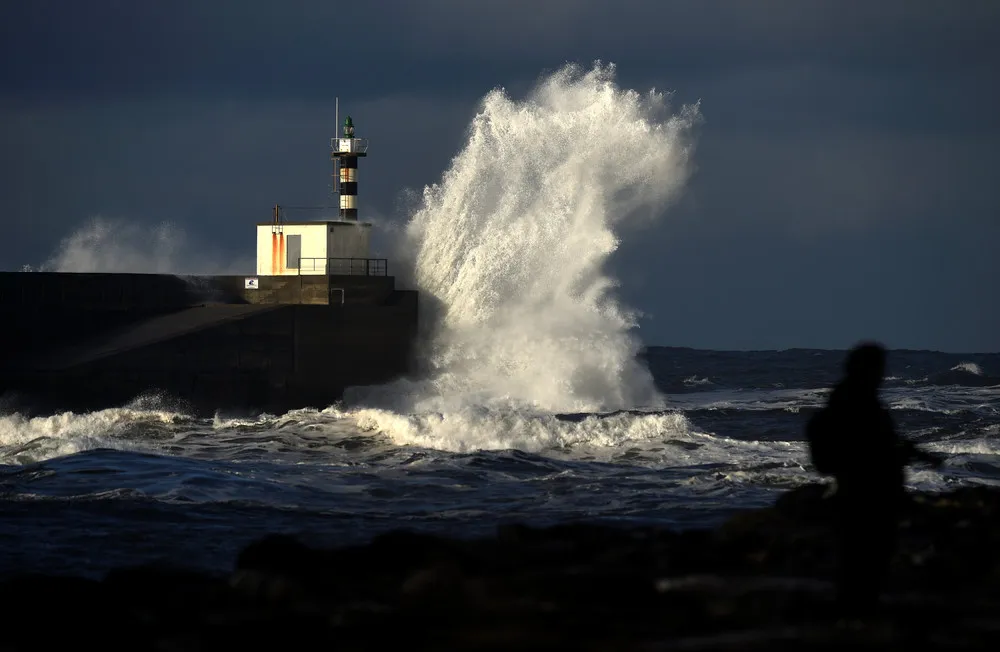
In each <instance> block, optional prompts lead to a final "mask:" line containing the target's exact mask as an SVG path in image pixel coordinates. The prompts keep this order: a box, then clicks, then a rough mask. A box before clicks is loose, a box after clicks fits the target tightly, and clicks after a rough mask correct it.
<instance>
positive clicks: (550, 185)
mask: <svg viewBox="0 0 1000 652" xmlns="http://www.w3.org/2000/svg"><path fill="white" fill-rule="evenodd" d="M614 73H615V70H614V67H613V66H610V65H608V66H603V65H600V64H598V65H596V66H595V67H594V68H593V69H592V70H590V71H587V72H583V71H581V70H580V69H579V68H577V67H575V66H568V67H566V68H563V69H562V70H560V71H558V72H556V73H555V74H553V75H551V76H550V77H548V78H546V79H544V80H542V81H541V82H540V83H539V84H538V86H537V87H536V88H535V89H534V90H533V91H532V92H531V93H530V94H529V95H528V96H527V97H526V98H525V99H524V100H520V101H518V100H514V99H512V98H510V97H509V96H508V95H507V94H506V93H505V92H504V91H503V90H501V89H498V90H494V91H492V92H490V93H489V94H488V95H486V97H485V98H484V99H483V101H482V103H481V106H480V109H479V111H478V113H477V115H476V116H475V118H474V119H473V121H472V123H471V125H470V127H469V133H468V140H467V142H466V144H465V147H464V148H463V149H462V150H461V152H459V154H458V155H457V156H456V157H455V158H454V159H453V161H452V163H451V166H450V168H449V169H448V170H447V171H446V172H445V173H444V176H443V178H442V180H441V181H440V182H439V183H437V184H435V185H432V186H430V187H427V188H426V189H425V190H424V193H423V201H422V205H421V206H420V207H419V208H418V209H417V210H416V212H415V213H414V215H413V216H412V218H411V219H410V221H409V223H408V225H407V229H406V233H405V238H404V242H403V245H404V246H403V249H404V250H405V251H407V252H408V256H409V257H410V263H411V266H412V277H413V279H414V282H415V283H416V285H417V287H418V289H419V290H420V291H421V293H422V294H423V295H424V296H425V297H426V298H427V299H428V301H425V302H424V304H422V306H421V310H422V314H421V319H423V320H430V321H431V322H432V323H433V326H434V330H433V333H432V334H431V337H430V338H429V341H427V342H425V343H424V346H423V352H422V355H423V361H424V364H425V365H426V375H427V379H426V380H424V381H419V382H413V381H405V382H399V383H395V384H393V385H391V386H389V387H383V388H380V389H378V390H371V389H366V390H356V391H352V392H349V393H348V395H347V401H346V404H347V405H348V406H354V408H357V409H364V408H376V409H375V410H374V411H372V410H366V411H365V412H364V421H365V424H366V425H367V426H368V427H370V428H373V429H381V430H384V431H387V432H388V433H389V434H390V435H392V434H393V433H392V431H393V430H400V432H399V433H397V434H398V435H399V438H400V439H403V440H410V441H412V440H413V439H414V435H413V432H412V431H411V430H410V428H411V426H412V424H408V425H407V426H406V427H404V426H402V425H401V422H400V418H401V415H402V414H410V415H414V414H415V415H420V414H425V413H436V414H438V415H439V416H440V419H439V420H440V422H441V424H442V425H441V428H443V429H446V428H447V426H446V425H444V424H446V423H447V422H448V421H449V419H452V420H457V421H458V422H460V423H462V424H463V427H465V428H473V426H472V425H471V421H470V416H469V415H470V412H481V413H483V414H482V415H481V419H480V422H481V423H482V425H483V426H484V427H486V425H487V423H493V424H494V425H495V426H497V427H502V424H503V423H504V422H506V421H507V420H508V419H509V416H510V415H507V414H505V413H506V412H507V411H510V410H514V411H517V412H518V413H522V412H524V413H536V414H538V415H546V414H552V413H558V412H603V411H612V410H622V409H630V408H653V409H655V408H660V407H662V405H663V399H662V397H661V396H660V395H659V393H658V392H657V390H656V387H655V385H654V383H653V379H652V376H651V375H650V373H649V372H648V370H647V369H646V368H645V367H644V366H642V365H641V364H640V363H639V362H637V360H636V353H637V352H638V349H639V346H640V344H639V341H638V339H637V338H636V337H635V335H634V333H633V332H632V330H633V328H634V326H635V320H634V315H633V313H632V312H631V311H630V310H628V309H627V308H626V307H625V306H623V305H622V303H621V302H620V301H619V299H618V298H617V297H616V295H615V292H614V290H615V287H616V282H615V280H614V279H613V278H612V277H611V276H610V274H609V273H608V270H607V269H606V263H607V261H608V259H609V257H610V256H611V255H612V254H613V252H614V251H615V250H616V249H617V247H618V245H619V232H620V227H621V226H622V225H624V224H626V223H628V222H630V221H633V222H634V221H643V220H647V221H648V220H649V219H650V218H653V219H655V218H658V217H659V216H660V215H661V214H662V213H663V209H664V208H665V207H666V206H667V205H668V204H669V202H670V201H671V200H673V199H674V198H675V197H676V196H677V194H678V192H679V191H680V190H681V188H682V186H683V184H684V182H685V181H686V179H687V177H688V175H689V170H690V167H689V161H690V156H691V148H692V145H691V143H692V138H691V130H692V127H693V125H694V124H695V123H696V122H697V120H698V112H697V107H691V106H688V107H683V108H681V109H680V111H679V112H677V113H671V110H670V106H669V103H668V101H667V99H668V98H667V97H666V96H665V95H663V94H662V93H657V92H655V91H651V92H649V93H646V94H640V93H638V92H636V91H632V90H623V89H621V88H619V87H618V86H617V85H616V84H615V80H614ZM379 410H386V412H384V413H383V417H382V418H379V416H378V415H379ZM414 418H417V419H418V420H419V421H420V423H421V428H420V430H421V431H423V430H426V429H427V428H429V427H430V425H429V424H430V423H432V422H433V421H434V420H433V419H427V418H422V417H419V416H416V417H414ZM394 424H395V426H398V428H397V427H395V426H394ZM473 429H474V428H473ZM403 430H405V431H407V434H404V433H403V432H402V431H403ZM487 430H490V432H483V433H481V436H476V435H475V434H474V433H471V432H470V433H469V436H470V437H471V438H472V440H473V441H472V444H473V446H472V447H475V445H476V443H477V442H478V443H479V444H483V445H486V446H488V447H494V446H496V445H499V444H501V443H502V442H504V441H508V442H510V441H511V440H509V439H508V438H505V437H497V436H496V433H495V432H494V431H493V428H489V427H487ZM453 436H454V433H450V434H449V437H451V438H453ZM416 438H417V439H419V440H420V441H422V442H425V443H427V442H433V436H425V435H423V434H421V435H420V436H418V437H416ZM513 439H514V440H518V439H519V438H518V437H514V438H513ZM559 440H560V438H559V437H558V436H556V437H554V439H552V441H553V443H554V442H556V441H559ZM442 443H443V442H442ZM521 445H523V442H521ZM448 447H449V448H453V449H454V448H463V447H464V444H458V443H456V442H454V441H452V443H451V444H450V445H448ZM519 447H520V446H519ZM529 448H530V446H529Z"/></svg>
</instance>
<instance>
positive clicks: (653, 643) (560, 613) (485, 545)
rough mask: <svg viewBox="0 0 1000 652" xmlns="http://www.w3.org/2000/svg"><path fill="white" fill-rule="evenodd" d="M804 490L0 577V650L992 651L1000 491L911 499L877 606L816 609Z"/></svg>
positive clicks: (815, 527)
mask: <svg viewBox="0 0 1000 652" xmlns="http://www.w3.org/2000/svg"><path fill="white" fill-rule="evenodd" d="M826 493H828V492H827V488H826V487H825V486H823V485H809V486H805V487H801V488H798V489H795V490H792V491H789V492H788V493H786V494H784V495H782V496H781V498H779V500H778V501H777V502H776V504H775V505H774V507H772V508H768V509H763V510H754V511H747V512H743V513H740V514H738V515H736V516H734V517H733V518H731V519H729V520H728V521H727V522H726V523H725V524H723V525H722V526H720V527H718V528H716V529H714V530H695V531H684V532H672V531H667V530H662V529H652V528H632V529H624V528H617V527H610V526H601V525H590V524H573V525H562V526H556V527H551V528H544V529H536V528H530V527H526V526H507V527H502V528H500V529H499V530H498V532H497V534H496V536H495V537H491V538H488V539H479V540H474V541H464V540H453V539H446V538H442V537H437V536H431V535H423V534H415V533H410V532H405V531H398V532H393V533H389V534H386V535H383V536H379V537H377V538H375V539H374V540H372V541H371V542H370V543H368V544H366V545H363V546H354V547H348V548H340V549H335V550H317V549H311V548H308V547H306V546H304V545H302V544H301V543H299V542H297V541H295V540H293V539H290V538H288V537H283V536H274V537H268V538H265V539H263V540H260V541H257V542H255V543H253V544H251V545H249V546H248V547H247V548H245V549H244V550H243V551H242V553H241V554H240V555H239V558H238V559H237V560H236V563H235V567H234V570H233V572H232V573H231V574H229V575H227V576H215V575H209V574H201V573H194V572H188V571H178V570H171V569H161V568H133V569H122V570H116V571H112V572H111V573H109V574H108V575H107V576H106V577H105V578H104V579H103V580H101V581H93V580H86V579H80V578H72V577H51V576H39V575H31V576H21V577H14V578H10V579H7V580H5V581H3V582H2V583H0V595H2V596H3V601H4V603H5V604H6V605H7V606H6V607H5V608H4V609H3V616H4V618H5V620H6V621H7V627H5V628H4V632H3V634H2V635H0V649H3V650H32V651H35V652H37V651H38V650H40V649H53V648H56V647H63V646H64V645H72V646H74V647H80V646H86V645H88V644H91V643H94V644H96V645H98V646H99V647H100V648H102V649H105V650H108V649H114V650H117V649H122V650H125V649H127V650H152V649H155V650H208V649H241V650H246V649H284V650H299V649H320V648H322V649H330V650H352V651H353V650H386V649H393V648H399V647H405V648H406V649H430V650H510V649H518V650H535V649H539V650H540V649H546V650H551V649H580V650H666V649H671V650H673V649H681V650H750V649H753V650H758V649H759V650H783V649H788V650H792V649H795V650H801V649H831V650H832V649H847V648H861V649H875V648H879V649H886V648H894V649H895V648H904V647H907V648H908V647H913V648H914V649H986V648H990V649H994V648H995V646H996V644H997V642H996V640H995V639H996V638H997V637H998V635H1000V490H995V489H991V488H985V487H977V488H963V489H959V490H956V491H953V492H950V493H941V494H913V495H911V496H910V497H909V499H908V503H907V507H906V510H905V512H904V516H903V519H902V522H901V538H900V548H899V551H898V553H897V555H896V558H895V560H894V564H893V571H892V580H891V584H890V587H889V590H888V591H887V593H886V595H885V598H884V600H883V604H884V608H883V609H882V611H881V612H880V614H879V615H878V616H876V617H874V618H872V619H870V620H868V621H864V622H861V621H844V620H841V619H838V617H837V616H836V614H835V613H833V588H832V584H831V582H830V577H831V576H832V571H833V563H834V558H833V549H832V545H831V536H830V529H829V516H830V508H829V499H828V498H826V497H825V494H826Z"/></svg>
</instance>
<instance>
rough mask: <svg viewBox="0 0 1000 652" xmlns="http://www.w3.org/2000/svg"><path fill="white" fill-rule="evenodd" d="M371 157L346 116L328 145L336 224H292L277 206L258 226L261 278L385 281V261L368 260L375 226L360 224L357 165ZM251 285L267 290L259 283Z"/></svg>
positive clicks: (315, 221)
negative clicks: (368, 278)
mask: <svg viewBox="0 0 1000 652" xmlns="http://www.w3.org/2000/svg"><path fill="white" fill-rule="evenodd" d="M335 124H336V123H335ZM367 154H368V139H367V138H355V136H354V120H352V119H351V116H347V118H346V119H345V120H344V123H343V126H342V131H341V133H340V134H337V135H336V136H335V137H334V138H331V139H330V158H331V159H332V160H333V186H334V190H335V191H337V192H338V193H339V194H340V209H339V212H338V214H337V219H335V220H333V219H328V220H313V221H288V220H286V219H285V217H284V209H283V208H282V207H281V206H279V205H275V206H274V208H273V211H272V219H271V221H270V222H258V223H257V272H256V273H257V276H258V277H272V276H300V277H301V276H385V275H386V269H387V263H386V260H385V259H376V258H370V257H369V256H370V253H369V240H370V234H371V226H372V225H371V224H370V223H367V222H361V221H359V220H358V159H359V158H361V157H362V156H367ZM286 208H287V207H286ZM292 208H296V209H299V210H309V209H318V210H323V211H326V210H327V209H328V208H332V207H321V206H318V207H308V206H305V207H303V206H298V207H292ZM331 217H332V216H331ZM253 285H254V286H255V287H264V284H263V283H262V282H259V279H257V280H255V281H254V284H253ZM247 287H248V288H249V287H250V286H249V285H248V286H247Z"/></svg>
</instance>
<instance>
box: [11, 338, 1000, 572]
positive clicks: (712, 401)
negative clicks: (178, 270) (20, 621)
mask: <svg viewBox="0 0 1000 652" xmlns="http://www.w3.org/2000/svg"><path fill="white" fill-rule="evenodd" d="M642 357H643V358H644V359H645V360H647V361H648V364H649V368H650V370H651V371H652V375H653V377H654V378H655V380H656V384H657V386H658V387H660V388H662V389H663V391H664V392H665V397H664V400H665V402H666V406H665V407H664V408H661V409H648V410H619V411H612V412H604V413H594V412H578V413H554V412H546V411H542V410H538V411H533V412H529V411H526V410H525V411H521V412H513V411H510V410H507V409H501V408H496V409H494V408H488V407H484V406H474V407H470V408H469V409H468V410H466V411H464V412H458V413H447V412H444V413H430V412H427V413H423V414H419V415H418V414H399V415H395V417H394V420H393V422H392V423H390V424H389V425H388V426H384V425H383V426H380V425H379V423H378V422H377V421H376V420H375V419H374V418H373V417H372V416H371V415H370V414H368V411H366V410H351V409H349V408H346V407H344V406H332V407H329V408H327V409H324V410H312V409H309V410H299V411H293V412H289V413H288V414H284V415H275V416H271V415H262V416H260V417H259V418H250V419H234V418H225V417H224V416H221V415H220V416H218V417H216V418H215V419H193V418H190V417H188V416H185V415H184V414H182V413H178V412H173V411H171V410H169V409H166V408H165V407H164V406H162V405H157V399H155V398H147V399H143V400H139V401H136V402H135V403H134V404H133V405H130V406H126V407H122V408H117V409H110V410H105V411H102V412H96V413H91V414H80V415H72V414H63V415H56V416H50V417H36V418H26V417H23V416H21V415H18V414H16V413H15V414H6V415H3V416H0V521H2V527H0V575H8V574H11V573H15V572H24V571H40V572H64V573H73V574H84V575H95V576H97V575H100V574H101V573H102V572H104V571H105V570H107V569H109V568H111V567H115V566H120V565H126V564H138V563H166V564H171V565H181V566H184V567H195V568H201V569H207V570H215V571H224V570H225V569H227V568H230V567H231V565H232V563H233V562H234V561H235V557H236V554H237V552H238V550H239V549H240V547H241V546H243V545H245V544H246V543H248V542H250V541H251V540H253V539H254V538H256V537H259V536H261V535H263V534H265V533H268V532H286V533H290V534H294V535H297V536H300V537H301V538H302V539H303V540H304V541H307V542H310V543H314V544H317V545H328V546H332V545H340V544H347V543H358V542H363V541H365V540H367V539H369V538H370V537H372V536H373V535H375V534H378V533H380V532H385V531H388V530H392V529H396V528H410V529H416V530H419V531H428V532H437V533H443V534H447V535H450V536H459V537H471V536H480V535H489V534H490V533H492V532H493V531H495V528H496V526H497V525H498V524H500V523H509V522H526V523H533V524H538V525H545V524H552V523H559V522H565V521H579V520H583V521H592V522H605V523H617V524H621V525H629V524H646V525H648V524H654V525H660V526H663V527H674V528H687V527H700V526H710V525H713V524H715V523H718V522H719V521H721V520H722V519H724V518H725V517H726V516H727V515H729V514H731V513H732V512H733V511H734V510H738V509H742V508H747V507H757V506H763V505H767V504H769V503H770V502H772V501H773V500H774V498H775V496H776V495H777V493H778V492H780V491H783V490H785V489H788V488H790V487H794V486H797V485H799V484H801V483H806V482H812V481H815V480H816V479H817V476H816V475H815V474H814V473H813V472H812V471H811V470H810V468H809V466H808V459H807V454H806V451H805V447H804V444H803V442H802V441H801V437H802V426H803V422H804V420H805V419H806V418H807V415H808V413H809V411H810V410H811V409H813V408H815V407H816V406H818V405H820V404H821V402H822V401H823V398H824V396H825V393H826V392H827V388H828V387H829V385H830V384H831V383H832V382H834V381H835V380H836V377H837V375H838V373H839V368H840V362H841V358H842V357H843V352H839V351H815V350H791V351H780V352H749V353H748V352H719V351H697V350H689V349H671V348H651V349H650V350H649V351H648V352H647V353H646V354H645V355H644V356H642ZM890 373H891V379H890V380H889V381H888V382H887V383H886V387H885V390H884V399H885V402H886V404H887V405H888V406H889V407H890V408H891V409H892V415H893V418H894V419H895V422H896V424H897V427H898V428H899V429H900V430H901V432H902V433H904V435H905V436H907V437H910V438H912V439H913V440H915V441H918V442H921V443H922V444H923V445H925V446H926V447H927V448H928V449H929V450H932V451H937V452H939V453H943V454H944V455H946V456H947V462H946V464H945V465H944V467H943V468H942V469H940V470H939V471H934V470H929V469H926V468H924V469H920V468H916V467H915V468H914V469H912V470H911V473H910V476H909V483H910V485H911V486H912V487H915V488H921V489H929V490H944V489H947V488H949V487H955V486H961V485H965V484H997V483H1000V354H983V355H955V354H944V353H932V352H917V351H894V352H893V353H892V357H891V369H890ZM435 433H442V435H441V440H440V441H439V442H438V445H435V441H434V437H435ZM462 433H465V435H464V437H463V436H462ZM858 454H859V455H863V454H864V451H858Z"/></svg>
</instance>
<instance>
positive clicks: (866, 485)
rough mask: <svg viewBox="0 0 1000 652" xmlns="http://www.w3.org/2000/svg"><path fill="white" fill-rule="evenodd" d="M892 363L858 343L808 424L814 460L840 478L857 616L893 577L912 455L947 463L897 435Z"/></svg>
mask: <svg viewBox="0 0 1000 652" xmlns="http://www.w3.org/2000/svg"><path fill="white" fill-rule="evenodd" d="M885 365H886V351H885V349H884V348H883V347H882V346H881V345H879V344H875V343H864V344H861V345H859V346H857V347H855V348H854V349H852V350H851V351H850V352H849V353H848V355H847V361H846V365H845V372H846V374H845V377H844V378H843V380H841V381H840V382H839V383H838V384H837V385H836V387H834V389H833V392H832V393H831V395H830V400H829V403H828V404H827V406H826V408H825V409H824V410H821V411H820V412H819V413H817V414H816V415H814V416H813V418H812V419H811V420H810V421H809V425H808V426H807V436H808V439H809V443H810V449H811V453H812V460H813V464H814V465H815V466H816V469H817V470H818V471H820V472H821V473H826V474H830V475H833V476H834V477H835V478H836V480H837V493H836V495H835V496H834V502H835V505H836V517H835V519H836V520H835V528H836V534H837V543H838V554H839V559H838V572H837V599H838V603H839V606H840V609H841V612H842V613H843V614H844V615H850V616H858V615H865V614H868V613H871V611H872V610H873V609H874V608H875V606H876V605H877V603H878V597H879V594H880V593H881V590H882V587H883V584H884V582H885V579H886V576H887V575H888V571H889V563H890V561H891V560H892V556H893V553H894V552H895V550H896V535H897V528H898V524H899V510H900V507H901V506H902V499H903V496H904V487H903V481H904V473H903V467H904V466H906V464H907V463H908V462H909V461H911V460H920V461H925V462H929V463H932V464H935V465H940V463H941V460H940V458H938V457H937V456H934V455H931V454H929V453H925V452H923V451H921V450H919V449H918V448H917V447H916V446H914V445H913V444H912V443H911V442H909V441H906V440H901V439H900V438H899V436H898V435H897V434H896V430H895V428H894V427H893V424H892V418H891V417H890V416H889V411H888V410H887V409H886V408H885V407H883V406H882V403H881V402H880V401H879V396H878V390H879V386H880V385H881V384H882V378H883V376H884V374H885Z"/></svg>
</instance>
